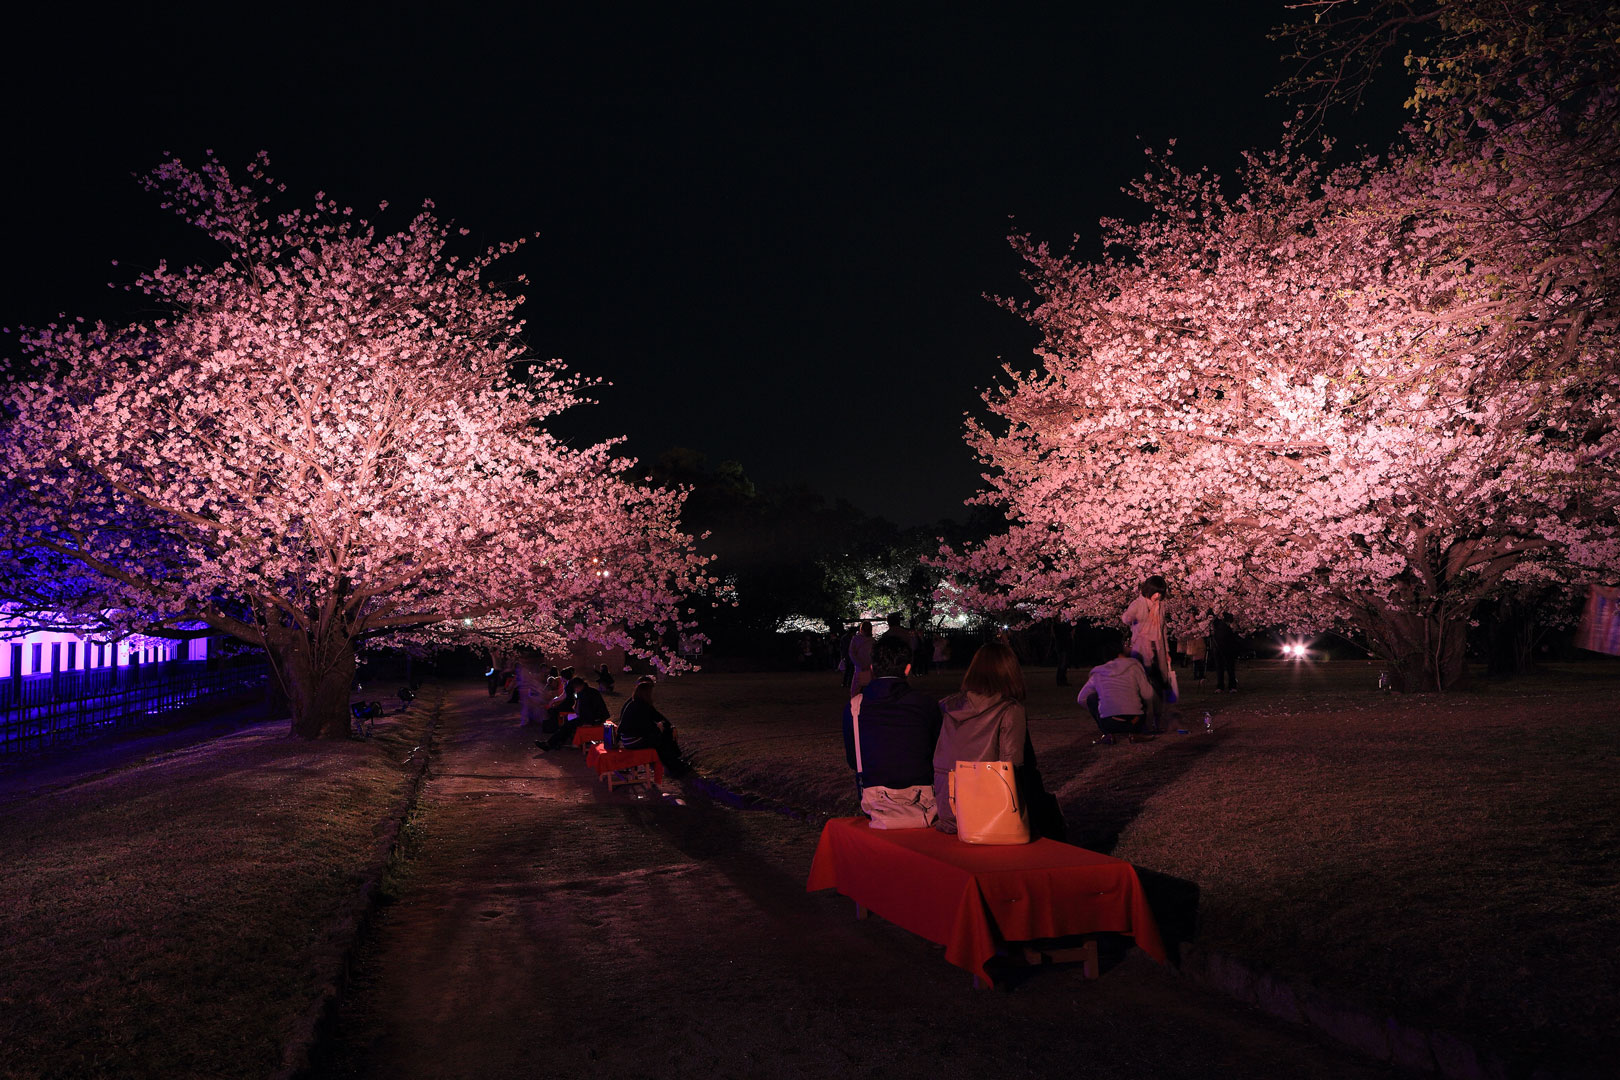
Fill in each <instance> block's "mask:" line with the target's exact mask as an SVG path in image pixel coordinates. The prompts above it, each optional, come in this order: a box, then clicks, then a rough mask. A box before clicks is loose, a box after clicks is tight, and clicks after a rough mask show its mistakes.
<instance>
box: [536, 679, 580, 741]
mask: <svg viewBox="0 0 1620 1080" xmlns="http://www.w3.org/2000/svg"><path fill="white" fill-rule="evenodd" d="M551 673H552V675H553V676H554V678H553V679H547V680H546V688H547V690H550V689H551V687H552V686H553V684H554V683H555V686H556V693H554V694H552V695H551V696H550V697H548V698H547V700H546V719H545V723H544V724H543V725H542V726H541V728H540V730H541V731H544V732H545V733H546V734H548V735H549V734H550V733H551V732H553V731H556V730H557V727H558V725H560V724H561V723H562V722H563V717H565V716H567V715H568V714H569V713H571V712H573V711H574V694H573V691H571V690H570V689H569V688H568V687H569V684H570V683H571V682H573V679H574V669H573V668H563V670H562V673H561V674H558V673H557V669H556V668H552V669H551Z"/></svg>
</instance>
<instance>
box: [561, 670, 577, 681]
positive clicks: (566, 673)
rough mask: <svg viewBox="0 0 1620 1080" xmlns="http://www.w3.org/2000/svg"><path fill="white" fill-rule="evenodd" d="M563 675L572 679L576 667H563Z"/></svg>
mask: <svg viewBox="0 0 1620 1080" xmlns="http://www.w3.org/2000/svg"><path fill="white" fill-rule="evenodd" d="M562 675H563V678H565V679H572V678H573V677H574V669H573V668H571V667H565V668H563V669H562Z"/></svg>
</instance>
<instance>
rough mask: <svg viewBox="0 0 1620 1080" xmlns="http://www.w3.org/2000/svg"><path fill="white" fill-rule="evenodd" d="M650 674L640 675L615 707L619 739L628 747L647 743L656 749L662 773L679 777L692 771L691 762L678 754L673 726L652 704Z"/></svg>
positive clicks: (637, 747)
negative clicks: (634, 686) (616, 708)
mask: <svg viewBox="0 0 1620 1080" xmlns="http://www.w3.org/2000/svg"><path fill="white" fill-rule="evenodd" d="M654 685H655V684H654V682H653V680H652V679H651V678H649V677H647V676H645V675H643V676H642V677H641V678H640V679H639V680H637V682H636V688H635V690H634V691H633V692H632V693H631V695H630V697H629V699H628V700H626V701H625V703H624V708H623V709H620V710H619V740H620V742H621V743H622V744H623V745H624V746H625V747H626V748H627V749H630V750H635V749H640V748H646V747H651V748H652V749H654V750H656V751H658V760H659V761H661V762H663V764H664V774H665V775H666V776H668V777H669V778H670V779H672V780H679V779H680V778H681V777H683V776H685V775H686V774H687V773H689V772H691V771H692V766H691V763H689V762H688V761H687V760H686V758H685V757H683V756H682V755H681V748H680V746H679V745H678V744H677V743H676V742H675V727H674V725H672V724H671V723H670V722H669V721H668V720H666V719H665V718H664V714H663V713H661V712H659V711H658V710H657V709H655V708H653V686H654Z"/></svg>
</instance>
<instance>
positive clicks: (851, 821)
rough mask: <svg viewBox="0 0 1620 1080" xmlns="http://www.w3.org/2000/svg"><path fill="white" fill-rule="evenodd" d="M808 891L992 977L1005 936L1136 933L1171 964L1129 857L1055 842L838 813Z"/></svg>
mask: <svg viewBox="0 0 1620 1080" xmlns="http://www.w3.org/2000/svg"><path fill="white" fill-rule="evenodd" d="M805 887H806V888H807V889H808V890H810V891H812V892H813V891H815V890H817V889H837V890H838V891H839V892H841V893H843V894H844V895H845V896H847V897H849V898H850V899H852V900H854V901H855V902H856V903H857V904H861V905H863V906H865V907H867V908H869V909H871V910H872V911H874V912H876V913H877V914H879V915H881V916H882V917H883V918H885V919H888V920H889V921H890V922H892V923H894V924H896V925H897V926H902V927H904V928H905V929H907V930H910V931H911V932H912V933H914V934H917V935H919V936H920V937H925V938H927V939H928V940H929V941H932V942H935V943H936V944H940V945H943V946H945V959H947V960H949V961H950V962H951V963H953V964H955V965H956V966H957V967H960V968H965V969H967V970H968V971H971V972H972V973H973V974H975V975H977V976H978V977H979V978H981V979H983V980H984V981H985V982H986V983H988V982H990V981H991V979H990V976H989V975H988V974H986V972H985V970H984V965H985V962H986V961H988V960H989V959H990V958H991V957H992V956H994V955H995V954H996V947H997V946H998V945H1000V944H1001V943H1002V942H1007V941H1033V940H1036V939H1038V938H1055V937H1067V936H1068V935H1071V934H1093V933H1099V932H1102V931H1110V932H1113V933H1120V934H1129V935H1131V937H1133V938H1135V939H1136V944H1137V946H1138V947H1139V948H1141V950H1142V951H1143V952H1145V953H1147V954H1148V955H1149V956H1151V957H1153V958H1154V959H1155V960H1157V961H1159V962H1160V963H1161V964H1162V963H1166V962H1167V958H1166V956H1165V952H1164V944H1163V942H1161V941H1160V940H1159V927H1158V924H1157V923H1156V922H1154V920H1153V913H1152V912H1151V911H1149V910H1148V905H1147V900H1146V899H1145V898H1144V897H1143V895H1142V883H1141V882H1140V881H1138V880H1137V877H1136V870H1135V868H1134V867H1132V866H1131V864H1130V863H1128V862H1125V861H1124V860H1122V859H1115V858H1112V857H1110V856H1108V855H1099V854H1097V853H1096V852H1095V851H1087V850H1085V849H1084V848H1077V847H1074V846H1072V845H1070V844H1060V843H1058V842H1057V841H1055V840H1037V841H1035V842H1034V843H1033V844H1018V845H1012V846H1005V847H1000V846H987V845H982V844H965V843H963V842H962V841H960V840H958V839H957V838H956V837H954V836H950V835H947V834H945V833H942V832H939V831H937V830H935V829H894V830H884V829H873V828H870V827H869V826H868V823H867V820H866V819H865V818H833V819H832V820H831V821H829V822H827V824H826V827H825V828H823V829H822V830H821V843H820V845H819V846H818V847H817V848H816V857H815V861H814V862H813V863H811V866H810V880H809V882H808V883H807V884H806V886H805Z"/></svg>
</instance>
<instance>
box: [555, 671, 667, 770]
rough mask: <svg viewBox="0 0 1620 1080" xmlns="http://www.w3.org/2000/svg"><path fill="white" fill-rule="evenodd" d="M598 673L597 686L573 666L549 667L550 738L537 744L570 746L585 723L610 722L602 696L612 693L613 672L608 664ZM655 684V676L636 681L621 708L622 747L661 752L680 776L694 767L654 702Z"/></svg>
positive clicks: (610, 713)
mask: <svg viewBox="0 0 1620 1080" xmlns="http://www.w3.org/2000/svg"><path fill="white" fill-rule="evenodd" d="M596 674H597V685H596V686H592V685H591V684H590V683H589V682H587V681H586V680H585V678H584V677H582V676H579V675H575V674H574V669H573V668H564V669H562V670H561V671H558V670H557V669H556V668H555V667H553V668H549V669H548V670H547V674H546V681H545V684H544V690H543V691H542V699H543V702H544V704H543V707H544V710H545V714H544V719H543V720H541V721H540V723H541V732H542V734H544V735H545V737H544V738H541V739H536V740H535V743H534V745H536V746H538V747H539V748H540V749H541V750H542V751H546V752H549V751H552V750H557V749H560V748H562V747H564V746H568V745H571V744H572V743H573V741H574V733H575V732H576V731H578V730H579V728H580V727H582V726H598V725H601V724H605V723H606V722H607V721H608V719H609V717H611V716H612V715H613V714H612V712H611V711H610V710H609V709H608V705H607V701H606V700H605V699H604V697H603V694H604V692H605V693H612V691H613V676H612V675H609V674H608V672H607V665H605V664H604V665H603V666H602V667H601V669H600V670H598V671H597V673H596ZM656 685H657V683H656V682H655V681H654V679H653V678H652V676H650V675H644V676H642V677H641V678H640V679H638V680H637V681H636V688H635V690H634V691H632V692H631V694H630V696H629V697H628V698H626V699H625V702H624V705H623V706H622V707H621V708H620V709H619V721H618V729H619V745H620V746H622V747H623V748H624V749H626V750H653V751H656V752H657V754H658V760H659V761H660V762H662V763H663V766H664V773H665V775H667V776H669V777H670V778H672V779H675V780H679V779H680V778H681V777H683V776H685V775H686V774H687V773H689V772H691V771H692V766H691V763H690V762H688V761H687V760H686V758H685V756H684V755H682V753H681V748H680V745H679V744H678V743H677V742H676V740H675V727H674V725H673V724H671V723H670V722H669V720H668V719H666V718H665V716H664V714H663V713H661V712H659V711H658V710H657V709H656V708H655V707H654V706H653V688H654V686H656Z"/></svg>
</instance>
